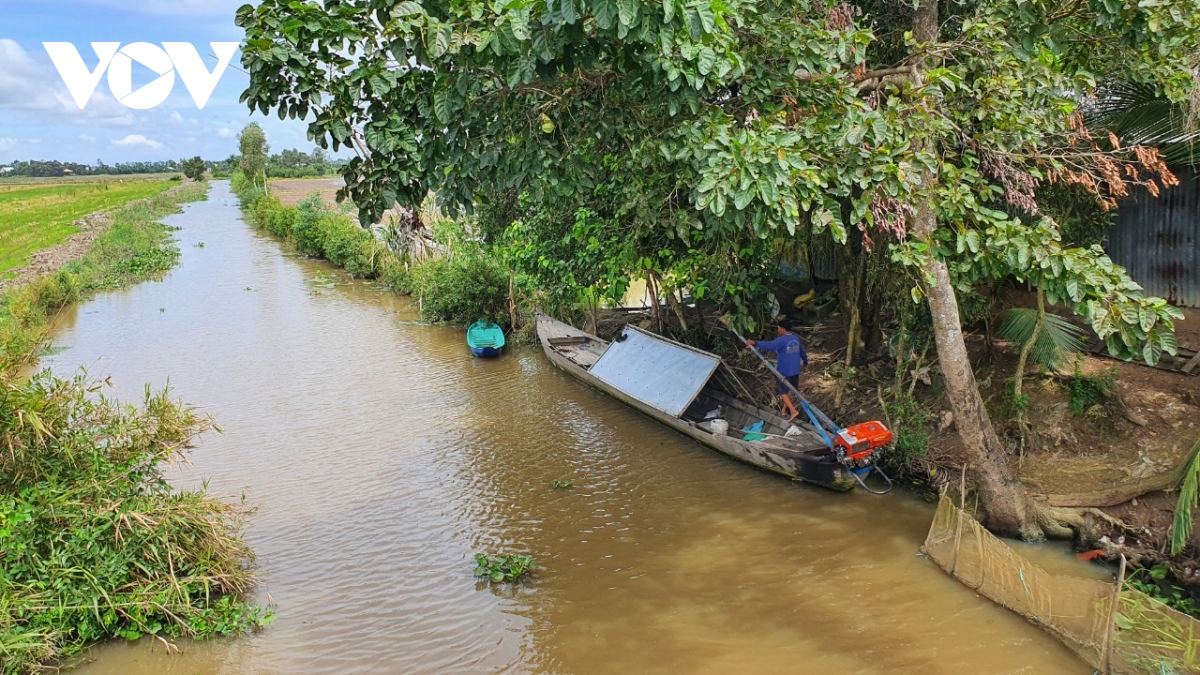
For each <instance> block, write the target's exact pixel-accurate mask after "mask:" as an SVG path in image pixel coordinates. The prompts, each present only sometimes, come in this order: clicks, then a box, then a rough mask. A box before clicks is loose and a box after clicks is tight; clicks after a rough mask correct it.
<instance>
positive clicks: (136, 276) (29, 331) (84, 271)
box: [0, 183, 208, 353]
mask: <svg viewBox="0 0 1200 675" xmlns="http://www.w3.org/2000/svg"><path fill="white" fill-rule="evenodd" d="M168 185H169V184H168ZM155 190H156V191H157V194H155V196H153V197H151V198H148V199H140V200H136V201H132V202H129V200H128V199H126V200H125V201H126V202H129V203H127V204H125V205H124V206H121V207H119V208H116V209H114V210H112V211H110V212H109V213H108V214H107V218H108V219H109V220H110V221H111V224H110V225H109V227H108V229H107V230H106V231H105V232H104V234H102V235H100V237H99V238H97V239H96V240H95V241H94V242H93V243H92V246H91V247H90V248H89V249H88V250H87V252H86V253H85V254H84V255H83V256H82V257H81V258H80V259H78V260H74V261H71V262H68V263H66V264H65V265H64V266H63V267H62V268H61V269H59V270H58V271H56V272H53V273H51V274H47V275H45V276H42V277H40V278H37V279H35V280H34V281H32V282H30V283H27V284H24V285H21V286H17V287H15V288H10V289H8V290H6V291H5V292H4V294H3V295H2V296H0V344H3V345H5V346H6V349H7V350H9V351H14V352H17V353H28V352H30V351H31V350H33V349H36V347H37V345H38V344H40V343H41V341H42V339H43V337H44V335H45V331H46V329H47V327H48V325H49V322H50V320H51V318H52V317H53V316H54V314H55V312H57V311H58V310H60V309H62V308H63V307H65V306H66V305H68V304H70V303H74V302H78V301H79V300H81V299H83V298H85V297H87V296H88V295H89V294H91V293H94V292H96V291H101V290H111V289H115V288H121V287H124V286H127V285H130V284H133V283H136V282H138V281H143V280H145V279H151V278H154V277H156V276H158V275H161V274H163V273H164V272H166V271H167V270H169V269H171V267H172V266H174V264H175V262H176V261H177V260H178V259H179V249H178V248H177V247H176V246H175V245H174V243H173V239H172V237H171V232H170V228H168V227H167V226H165V225H163V224H162V223H160V222H158V221H159V220H160V219H161V218H162V217H163V216H165V215H167V214H170V213H174V212H175V211H176V210H178V209H179V206H180V204H183V203H185V202H188V201H195V200H197V199H201V198H203V197H204V196H205V195H206V194H207V191H208V186H207V184H204V183H190V184H185V185H181V186H179V187H177V189H176V190H174V191H171V192H163V191H162V188H161V187H156V188H155ZM0 217H4V216H2V215H0Z"/></svg>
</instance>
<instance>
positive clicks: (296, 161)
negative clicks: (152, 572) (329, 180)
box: [207, 146, 346, 178]
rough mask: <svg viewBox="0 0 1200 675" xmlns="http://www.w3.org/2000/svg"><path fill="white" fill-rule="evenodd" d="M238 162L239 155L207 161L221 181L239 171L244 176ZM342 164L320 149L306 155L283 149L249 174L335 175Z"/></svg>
mask: <svg viewBox="0 0 1200 675" xmlns="http://www.w3.org/2000/svg"><path fill="white" fill-rule="evenodd" d="M263 152H264V153H266V152H270V147H269V146H267V147H265V148H264V149H263ZM242 163H243V155H230V156H229V157H227V158H226V159H223V160H219V161H214V162H207V164H208V168H209V169H210V170H212V172H213V176H215V177H221V178H228V177H229V176H230V175H232V174H233V172H234V171H237V170H239V169H240V170H242V172H243V173H245V172H246V167H243V166H242ZM345 164H346V160H344V159H333V158H330V157H329V156H328V155H327V154H326V153H325V151H323V150H321V149H320V148H316V149H314V150H313V151H312V152H308V153H306V152H303V151H301V150H284V151H283V152H280V153H278V154H274V155H270V156H268V157H266V164H265V166H264V167H262V168H252V170H251V173H255V174H257V173H261V171H264V170H265V171H266V174H267V177H268V178H316V177H320V176H328V175H333V174H336V173H337V172H338V170H339V169H340V168H341V167H342V166H345ZM247 175H249V174H247Z"/></svg>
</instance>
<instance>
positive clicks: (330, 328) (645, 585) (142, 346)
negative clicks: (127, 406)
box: [45, 183, 1091, 675]
mask: <svg viewBox="0 0 1200 675" xmlns="http://www.w3.org/2000/svg"><path fill="white" fill-rule="evenodd" d="M168 222H169V223H170V224H171V225H174V226H177V227H179V228H180V229H179V231H178V232H177V236H178V237H179V240H180V246H181V248H182V251H183V258H182V262H181V264H180V266H179V267H178V268H176V269H175V270H174V271H172V272H171V273H170V274H169V275H168V276H167V277H166V279H164V280H163V281H162V282H159V283H146V284H141V285H139V286H136V287H134V288H131V289H128V290H126V291H121V292H117V293H109V294H104V295H101V296H99V297H97V298H96V299H94V300H92V301H90V302H87V303H85V304H83V305H81V306H80V307H78V308H77V309H75V310H72V311H71V312H69V313H68V314H67V315H66V316H64V318H63V320H62V322H61V326H60V329H59V332H58V333H57V340H56V344H57V346H58V347H59V348H60V350H59V351H57V352H56V353H54V354H53V355H52V356H49V357H47V358H46V359H45V363H46V364H47V365H50V366H51V367H52V368H53V369H54V370H55V371H57V372H58V373H59V374H70V373H73V372H75V371H76V369H78V368H79V367H86V368H87V369H88V372H89V373H90V374H91V375H93V376H95V377H99V378H104V377H111V378H112V383H113V386H114V388H115V393H116V395H118V396H119V397H121V398H124V399H126V400H130V401H135V400H137V399H139V398H140V397H141V394H142V391H143V387H144V386H145V384H147V383H149V384H150V385H151V386H155V387H161V386H164V385H166V384H168V382H169V384H170V386H171V387H172V388H173V389H174V392H175V394H176V395H177V396H178V397H180V398H183V399H185V400H186V401H188V402H189V403H191V404H194V405H196V406H198V407H199V408H201V409H203V410H204V411H206V412H208V413H211V414H212V415H213V416H214V417H215V418H216V420H217V421H218V422H219V423H220V425H221V426H222V427H223V429H224V432H223V433H220V434H215V433H214V434H210V435H208V436H206V437H204V438H203V439H202V442H201V444H200V447H199V448H198V449H197V450H196V451H195V452H194V453H193V454H192V456H191V460H192V464H191V465H190V466H181V467H178V468H177V469H174V470H173V471H172V480H173V481H174V482H176V483H177V484H178V485H181V486H187V487H196V486H199V485H201V484H202V482H204V481H207V483H208V488H209V491H210V492H211V493H212V494H214V495H219V496H222V497H224V498H227V499H232V500H236V499H241V498H242V497H243V496H244V497H245V499H246V500H247V501H248V502H249V503H251V504H253V505H254V506H255V507H257V511H256V512H255V514H254V515H253V517H252V520H251V526H250V529H249V531H248V532H247V539H248V541H249V543H250V545H251V546H252V547H253V549H254V550H255V551H256V553H257V555H258V564H259V566H260V568H261V573H262V581H261V584H260V588H259V593H258V598H259V601H261V602H264V603H266V602H270V603H273V604H274V605H275V606H276V611H277V618H276V620H275V622H274V623H273V624H272V625H270V626H269V627H267V628H266V629H265V630H263V631H262V632H261V633H258V634H255V635H251V636H247V637H243V638H239V639H233V640H215V641H209V642H203V643H189V642H183V643H180V645H179V646H180V648H181V653H179V654H174V655H168V654H167V653H166V650H165V649H164V647H163V645H162V644H161V643H158V642H156V641H152V640H143V641H142V642H139V643H136V644H132V645H131V644H126V643H111V644H106V645H102V646H100V647H97V648H93V649H92V650H91V651H90V656H91V657H92V659H93V660H92V661H91V662H90V663H88V664H86V665H85V666H83V667H81V668H80V669H79V670H78V671H77V672H78V673H79V674H80V675H99V674H105V675H107V674H114V675H115V674H120V675H131V674H133V675H149V674H151V673H153V674H158V673H179V674H181V675H182V674H188V675H210V674H217V673H231V674H232V673H237V674H242V673H576V674H580V675H585V674H589V673H799V674H810V673H811V674H817V673H822V674H824V673H862V674H873V673H916V672H920V673H946V674H958V673H976V674H978V673H997V674H998V673H1027V674H1035V673H1047V674H1048V673H1056V674H1057V673H1080V674H1082V673H1088V672H1091V671H1090V669H1088V668H1086V667H1085V666H1084V665H1083V664H1082V662H1080V661H1078V660H1077V659H1075V658H1074V656H1073V655H1072V654H1071V653H1070V652H1068V651H1067V650H1066V649H1065V648H1063V647H1061V646H1060V645H1059V644H1058V643H1057V642H1056V641H1055V640H1053V639H1052V638H1051V637H1049V636H1048V635H1046V634H1044V633H1042V632H1041V631H1039V630H1038V629H1037V628H1035V627H1034V626H1032V625H1029V624H1027V623H1026V622H1024V621H1023V620H1021V619H1020V618H1018V617H1016V616H1014V615H1012V614H1010V613H1008V612H1007V611H1005V610H1003V609H1000V608H999V607H996V606H994V605H992V604H991V603H989V602H987V601H986V600H984V599H982V598H980V597H978V596H976V595H975V594H974V593H972V592H971V591H970V590H968V589H966V588H964V587H962V586H960V585H959V584H958V583H957V582H955V581H953V580H951V579H950V578H948V577H947V576H946V575H944V574H943V573H942V572H941V571H939V570H938V569H937V568H936V567H935V566H934V565H933V564H932V563H931V562H929V561H928V560H926V559H925V558H924V557H922V556H921V555H919V553H918V549H919V547H920V543H921V541H922V539H923V538H924V534H925V531H926V529H927V528H928V526H929V522H930V519H931V517H932V513H933V509H932V507H931V506H930V505H928V504H926V503H925V502H923V501H921V500H920V499H918V498H917V497H916V496H914V495H912V494H909V493H906V492H904V491H902V490H898V491H897V492H896V493H894V494H892V495H889V496H887V497H874V496H871V495H868V494H865V493H862V492H861V491H858V492H854V493H850V494H837V493H833V492H828V491H825V490H822V489H819V488H813V487H808V486H805V485H800V484H794V483H790V482H788V481H786V480H783V479H781V478H779V477H776V476H773V475H768V474H766V473H763V472H760V471H756V470H754V469H751V468H748V467H745V466H742V465H740V464H737V463H735V462H733V461H731V460H728V459H726V458H724V457H721V456H719V455H716V454H714V453H712V452H710V451H708V450H705V449H704V448H702V447H701V446H699V445H697V444H696V443H694V442H692V441H689V440H687V439H685V438H684V437H682V436H680V435H678V434H675V433H674V432H671V431H669V430H667V429H666V428H664V427H662V426H660V425H658V424H657V423H655V422H653V421H651V420H649V419H647V418H645V417H643V416H641V415H639V414H638V413H636V412H634V411H632V410H630V409H628V408H626V407H624V406H623V405H621V404H620V403H618V402H616V401H614V400H612V399H609V398H606V397H605V396H603V395H601V394H599V393H596V392H594V391H591V390H589V389H588V388H586V387H585V386H583V385H581V384H580V383H579V382H576V381H575V380H572V379H570V378H568V377H567V376H565V375H564V374H562V373H559V372H557V371H556V370H554V369H553V367H551V366H550V365H549V363H547V362H546V361H545V359H544V357H543V356H542V354H541V353H540V351H538V350H535V349H532V348H527V349H516V350H513V351H512V352H511V353H508V354H506V355H505V356H504V357H502V358H500V359H498V360H489V361H485V360H474V359H471V358H470V357H469V353H468V351H467V349H466V346H465V344H464V341H463V335H462V333H461V331H457V330H452V329H448V328H440V327H434V326H427V325H423V324H421V323H420V322H419V321H418V320H417V315H416V312H415V311H414V308H413V307H412V306H411V305H410V304H409V302H408V301H407V300H405V299H402V298H398V297H395V296H393V295H391V294H388V293H386V292H382V291H380V290H377V289H374V288H372V287H370V286H368V285H364V284H361V283H346V281H347V280H346V279H345V277H344V276H342V275H341V274H340V273H339V272H337V271H336V270H334V269H333V268H331V267H329V266H327V265H325V264H323V263H319V262H314V261H310V260H306V259H303V258H301V257H298V256H297V255H295V254H293V253H291V252H289V251H288V250H287V249H286V248H285V247H283V246H281V244H280V243H279V242H278V241H276V240H275V239H273V238H271V237H269V236H267V235H263V234H259V233H256V232H254V231H252V230H251V228H250V227H248V226H247V225H245V224H244V223H243V222H242V221H241V219H240V214H239V212H238V209H237V204H236V200H235V199H234V197H233V196H232V194H231V193H230V191H229V187H228V184H227V183H215V184H214V185H213V189H212V192H211V193H210V195H209V200H208V201H206V202H200V203H195V204H191V205H189V206H187V208H186V211H185V212H184V213H183V214H180V215H177V216H173V217H171V218H170V219H169V220H168ZM335 281H336V283H332V282H335ZM559 480H570V481H573V487H572V488H570V489H566V490H556V489H553V488H552V487H551V482H552V481H559ZM476 552H493V553H499V552H505V553H529V554H532V555H533V556H534V557H535V558H536V560H537V562H538V565H539V569H538V570H537V571H536V573H535V574H534V576H533V578H532V580H530V581H529V582H528V583H526V584H523V585H521V586H519V587H515V588H512V587H495V588H488V587H482V586H479V585H477V584H476V582H475V580H474V579H473V578H472V574H471V573H472V568H473V562H472V557H473V555H474V554H475V553H476ZM1043 555H1044V557H1048V558H1050V559H1052V560H1051V562H1058V563H1061V564H1063V565H1069V564H1070V561H1069V556H1068V554H1067V553H1066V552H1064V551H1062V550H1061V549H1054V550H1053V551H1047V552H1045V553H1044V554H1043Z"/></svg>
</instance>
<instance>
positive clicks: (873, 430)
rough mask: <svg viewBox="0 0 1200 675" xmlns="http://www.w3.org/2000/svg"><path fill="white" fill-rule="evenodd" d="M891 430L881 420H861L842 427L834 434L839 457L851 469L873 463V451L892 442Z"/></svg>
mask: <svg viewBox="0 0 1200 675" xmlns="http://www.w3.org/2000/svg"><path fill="white" fill-rule="evenodd" d="M892 438H893V435H892V431H891V430H890V429H888V428H887V427H886V426H884V424H883V422H880V421H873V422H863V423H862V424H855V425H854V426H852V427H847V428H845V429H842V430H841V431H839V432H838V433H837V435H836V436H834V439H833V440H834V445H835V446H836V450H835V451H836V452H837V453H838V455H840V456H839V459H841V460H842V463H844V464H845V465H846V466H848V467H850V468H851V469H854V468H861V467H867V466H871V465H872V464H874V463H875V451H876V450H878V449H879V448H882V447H883V446H885V445H887V444H888V443H891V442H892Z"/></svg>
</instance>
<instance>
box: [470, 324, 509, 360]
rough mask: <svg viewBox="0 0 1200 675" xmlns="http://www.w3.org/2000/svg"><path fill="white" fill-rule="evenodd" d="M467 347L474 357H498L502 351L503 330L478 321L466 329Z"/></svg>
mask: <svg viewBox="0 0 1200 675" xmlns="http://www.w3.org/2000/svg"><path fill="white" fill-rule="evenodd" d="M467 346H468V347H470V348H471V351H472V352H473V353H474V354H475V356H500V350H501V349H504V329H503V328H501V327H500V326H497V325H496V324H494V323H492V322H491V321H485V320H483V319H480V320H479V321H476V322H475V323H473V324H471V327H470V328H468V329H467Z"/></svg>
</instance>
